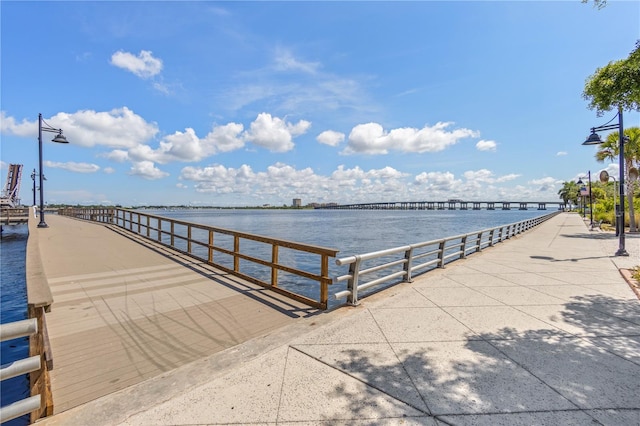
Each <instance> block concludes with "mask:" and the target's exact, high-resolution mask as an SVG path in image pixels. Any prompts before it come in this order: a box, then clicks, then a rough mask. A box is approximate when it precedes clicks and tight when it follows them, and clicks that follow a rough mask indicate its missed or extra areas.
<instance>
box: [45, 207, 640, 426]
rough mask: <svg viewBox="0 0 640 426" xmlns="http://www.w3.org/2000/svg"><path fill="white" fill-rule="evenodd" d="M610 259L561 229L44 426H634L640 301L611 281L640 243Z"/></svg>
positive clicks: (612, 245) (567, 227)
mask: <svg viewBox="0 0 640 426" xmlns="http://www.w3.org/2000/svg"><path fill="white" fill-rule="evenodd" d="M616 249H617V239H616V238H615V237H614V236H613V235H611V234H607V233H601V232H595V231H589V230H588V227H586V226H585V224H584V222H583V221H582V219H581V218H580V217H579V216H578V215H576V214H569V213H563V214H560V215H558V216H556V217H555V218H553V219H551V220H549V221H547V222H545V223H544V224H543V225H541V226H540V227H539V228H537V229H535V230H532V231H530V232H528V233H526V234H524V235H522V236H519V237H516V238H513V239H511V240H509V241H507V242H505V243H502V244H499V245H497V246H496V247H494V248H492V249H488V250H485V251H483V252H482V253H480V254H476V255H473V256H470V257H469V258H468V259H466V260H461V261H457V262H455V263H453V264H451V265H450V266H449V267H447V268H446V269H443V270H437V271H433V272H430V273H427V274H425V275H422V276H420V277H419V278H417V279H416V280H415V281H414V282H413V283H411V284H403V285H399V286H396V287H394V288H392V289H389V290H386V291H384V292H381V293H378V294H377V295H375V296H372V297H370V298H367V299H364V300H363V302H362V304H361V305H360V306H358V307H353V308H341V309H339V310H337V311H334V312H330V313H327V314H325V315H320V316H317V317H313V318H308V319H304V320H300V321H297V322H296V323H295V324H293V325H291V326H287V327H285V328H283V329H279V330H277V331H274V332H273V333H272V334H269V335H268V336H266V337H262V338H258V339H254V340H252V341H250V342H247V343H244V344H242V345H239V346H236V347H234V348H230V349H228V350H226V351H224V352H222V353H219V354H216V355H214V356H211V357H208V358H206V359H201V360H198V361H195V362H193V363H191V364H189V365H186V366H183V367H181V368H178V369H175V370H173V371H171V372H168V373H165V374H164V375H163V376H160V377H156V378H154V379H151V380H148V381H146V382H143V383H140V384H138V385H136V386H132V387H129V388H127V389H123V390H122V391H119V392H117V393H114V394H111V395H108V396H106V397H103V398H100V399H98V400H96V401H93V402H89V403H87V404H84V405H83V406H80V407H77V408H74V409H72V410H69V411H67V412H64V413H61V414H59V415H56V416H54V417H52V418H48V419H45V420H44V421H42V422H41V423H44V424H65V425H69V424H73V425H76V424H92V425H100V424H103V425H118V424H121V425H186V424H261V425H275V424H277V425H294V424H295V425H315V424H331V425H335V424H344V425H347V424H348V425H351V424H358V425H374V424H375V425H379V424H383V425H396V424H415V425H418V424H420V425H444V424H456V425H458V424H468V425H514V424H523V425H532V424H549V425H558V424H563V425H565V424H569V425H574V424H575V425H587V424H607V425H637V424H640V380H639V378H640V301H639V300H638V298H637V297H636V295H635V293H634V292H633V291H632V290H631V289H630V286H629V285H628V284H627V282H626V281H625V280H624V279H623V278H622V276H621V274H620V272H619V271H618V268H619V267H629V266H635V265H638V264H640V257H639V256H640V239H639V238H638V236H637V235H630V236H627V250H628V251H629V252H630V254H631V256H630V257H629V258H624V259H622V258H613V253H615V251H616ZM616 263H618V265H616Z"/></svg>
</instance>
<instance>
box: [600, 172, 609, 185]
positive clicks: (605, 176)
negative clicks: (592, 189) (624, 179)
mask: <svg viewBox="0 0 640 426" xmlns="http://www.w3.org/2000/svg"><path fill="white" fill-rule="evenodd" d="M600 182H602V183H606V182H609V172H607V171H606V170H603V171H601V172H600Z"/></svg>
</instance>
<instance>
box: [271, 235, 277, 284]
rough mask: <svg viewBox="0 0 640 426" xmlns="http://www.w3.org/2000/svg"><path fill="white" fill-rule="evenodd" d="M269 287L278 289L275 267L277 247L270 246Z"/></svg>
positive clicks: (274, 245) (275, 245)
mask: <svg viewBox="0 0 640 426" xmlns="http://www.w3.org/2000/svg"><path fill="white" fill-rule="evenodd" d="M271 264H272V266H271V286H272V287H278V269H277V268H276V267H275V265H277V264H278V245H277V244H272V245H271Z"/></svg>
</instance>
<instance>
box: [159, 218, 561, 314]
mask: <svg viewBox="0 0 640 426" xmlns="http://www.w3.org/2000/svg"><path fill="white" fill-rule="evenodd" d="M148 213H151V214H156V215H159V216H164V217H168V218H173V219H178V220H183V221H188V222H193V223H199V224H204V225H210V226H214V227H218V228H226V229H231V230H234V231H240V232H247V233H251V234H257V235H262V236H267V237H272V238H279V239H284V240H289V241H294V242H298V243H307V244H312V245H317V246H324V247H329V248H333V249H338V250H340V252H339V253H338V255H337V258H344V257H348V256H351V255H356V254H363V253H367V252H372V251H378V250H383V249H389V248H394V247H399V246H403V245H407V244H413V243H420V242H425V241H431V240H437V239H440V238H445V237H451V236H455V235H460V234H466V233H470V232H474V231H480V230H483V229H488V228H494V227H497V226H502V225H506V224H510V223H515V222H519V221H522V220H525V219H529V218H533V217H538V216H541V215H543V214H548V213H551V211H548V210H547V211H538V210H322V209H319V210H269V209H265V210H244V209H237V210H224V209H223V210H220V209H201V210H200V209H191V210H160V211H149V212H148ZM151 226H153V224H152V225H151ZM163 229H166V227H165V226H163ZM176 233H178V234H181V232H180V231H179V230H177V229H176ZM184 235H186V234H184ZM192 237H193V238H196V239H199V240H200V241H204V242H206V241H207V236H206V234H205V233H204V232H200V231H194V233H193V234H192ZM164 241H165V242H167V243H168V242H169V238H168V237H166V239H165V240H164ZM180 244H184V245H186V243H177V246H178V247H179V248H181V249H183V250H186V247H180ZM214 244H215V245H216V246H218V247H223V248H226V249H228V250H233V239H232V238H230V237H226V236H223V235H219V234H216V236H215V241H214ZM241 245H242V252H243V253H246V254H250V255H251V256H254V257H258V258H261V259H264V260H267V261H269V260H270V246H268V245H265V244H262V246H261V247H257V244H254V245H252V243H250V242H248V241H246V240H243V242H242V243H241ZM254 246H255V247H254ZM247 247H249V248H247ZM194 253H195V254H196V255H199V256H200V257H203V258H206V257H207V255H206V249H205V248H204V247H197V248H195V249H194ZM279 259H280V263H281V264H284V265H287V266H292V267H295V268H298V269H301V270H304V271H308V272H311V273H315V274H319V264H320V263H319V260H318V256H313V255H307V254H302V253H300V252H295V251H289V252H287V251H286V249H280V257H279ZM214 261H215V262H216V263H218V264H221V265H223V266H225V267H227V268H230V269H232V268H233V258H232V257H231V256H227V255H217V258H214ZM385 261H389V260H385V259H380V263H384V262H385ZM240 266H241V267H240V270H241V271H243V272H246V273H248V274H249V275H252V276H255V277H258V278H260V279H262V280H263V281H267V282H268V281H269V273H270V271H269V269H268V268H267V267H263V266H257V265H256V264H253V263H250V262H245V261H241V265H240ZM347 271H348V267H345V266H342V267H338V266H337V265H335V262H334V261H333V260H330V262H329V275H330V276H331V277H336V276H339V275H344V274H346V273H347ZM386 273H389V271H386ZM384 274H385V272H384V271H381V272H380V273H379V275H380V276H381V275H384ZM309 284H310V282H309V280H305V279H304V278H300V277H298V276H295V275H291V274H286V273H280V274H279V286H280V287H282V288H286V289H288V290H290V291H294V292H296V293H298V294H302V295H305V296H308V297H311V298H312V299H315V300H318V297H319V286H317V284H315V285H309ZM345 286H346V283H344V282H342V283H337V284H334V285H332V286H331V288H330V294H333V293H336V292H339V291H341V290H343V289H344V288H345ZM341 303H343V301H336V300H334V299H333V298H332V297H330V306H331V307H333V306H337V305H339V304H341Z"/></svg>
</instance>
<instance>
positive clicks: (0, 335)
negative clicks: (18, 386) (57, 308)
mask: <svg viewBox="0 0 640 426" xmlns="http://www.w3.org/2000/svg"><path fill="white" fill-rule="evenodd" d="M37 332H38V321H37V319H35V318H31V319H27V320H22V321H15V322H10V323H6V324H1V325H0V342H4V341H7V340H13V339H19V338H21V337H26V336H31V335H33V334H36V333H37ZM40 362H41V356H40V355H36V356H32V357H29V358H24V359H19V360H16V361H14V362H11V363H8V364H4V365H2V366H0V381H2V380H7V379H11V378H12V377H16V376H21V375H23V374H29V373H32V372H34V371H38V370H40V368H41V364H40ZM41 406H42V396H41V395H33V396H31V397H29V398H24V399H21V400H19V401H16V402H14V403H12V404H9V405H6V406H3V407H0V423H4V422H8V421H9V420H13V419H15V418H16V417H20V416H24V415H26V414H29V413H31V412H33V411H35V410H38V409H40V408H41Z"/></svg>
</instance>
